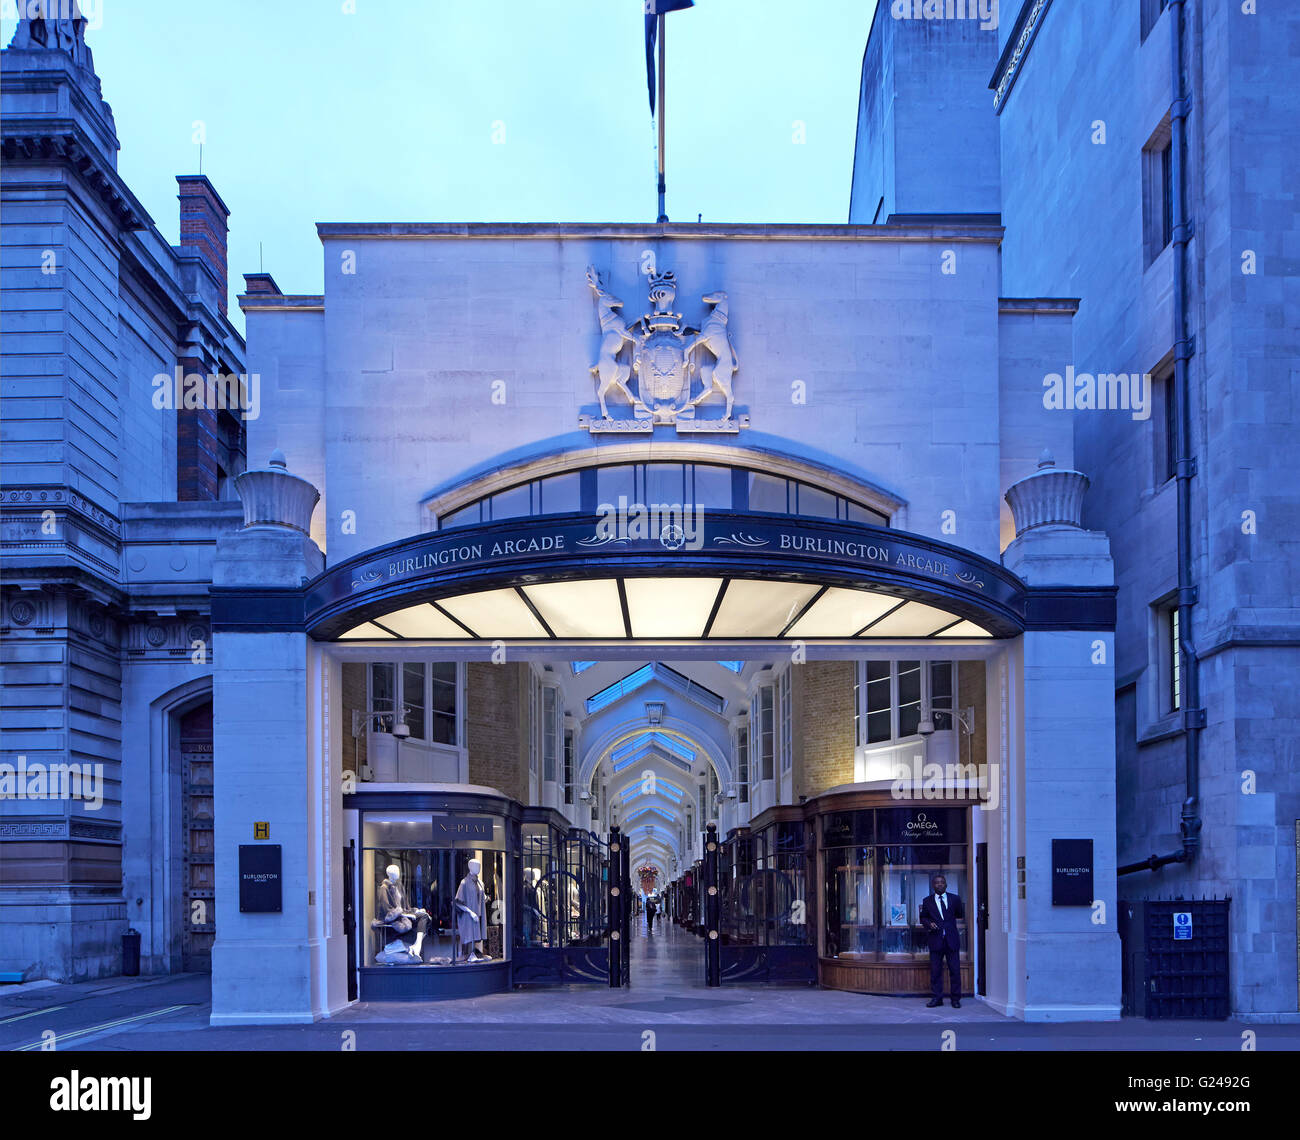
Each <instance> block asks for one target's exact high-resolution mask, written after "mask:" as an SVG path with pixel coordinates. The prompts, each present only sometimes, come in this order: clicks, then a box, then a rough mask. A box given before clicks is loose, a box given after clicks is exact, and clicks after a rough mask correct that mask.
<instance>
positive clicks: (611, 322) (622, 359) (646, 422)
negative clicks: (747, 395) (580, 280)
mask: <svg viewBox="0 0 1300 1140" xmlns="http://www.w3.org/2000/svg"><path fill="white" fill-rule="evenodd" d="M587 284H588V285H590V286H591V289H592V291H593V293H594V294H595V299H596V310H597V317H598V319H599V321H600V328H601V343H600V356H599V359H598V360H597V362H596V364H595V365H594V366H593V367H592V369H591V374H592V376H593V377H594V379H595V381H596V398H597V400H598V401H599V403H600V416H599V417H595V416H583V417H582V418H581V420H580V422H581V423H582V424H583V425H584V426H586V427H587V429H588V430H589V431H591V432H641V433H645V432H652V431H653V430H654V427H655V425H656V424H673V425H674V426H675V427H676V429H677V431H679V432H685V431H694V432H725V433H735V432H738V431H739V430H740V428H741V427H742V426H748V423H749V417H748V416H741V417H740V418H739V419H733V418H732V410H733V408H734V393H733V391H732V378H733V377H734V375H735V372H736V369H737V368H738V366H739V362H738V360H737V358H736V353H735V349H734V348H733V347H732V344H731V338H730V336H729V335H728V332H727V318H728V309H727V294H726V293H722V292H713V293H706V294H705V295H704V297H703V300H704V302H705V304H706V305H710V306H712V308H711V309H710V310H709V311H708V312H707V313H706V315H705V318H704V320H703V322H702V327H701V328H694V327H692V326H690V325H687V324H685V323H684V321H683V317H682V314H681V313H677V312H674V311H673V304H674V302H675V301H676V300H677V278H676V276H675V275H674V274H673V273H672V272H671V271H669V272H667V273H654V274H652V275H651V276H650V280H649V297H650V304H651V307H652V311H651V312H649V313H646V314H645V316H643V317H642V318H641V319H640V320H638V321H633V322H630V323H627V322H624V320H623V318H622V316H621V315H620V313H619V310H620V309H621V308H622V307H623V302H622V301H621V300H619V299H618V298H617V297H615V296H614V295H613V294H612V293H610V292H609V291H608V290H607V289H606V288H605V287H604V285H603V284H602V282H601V280H600V274H599V273H598V272H597V271H596V269H595V267H594V266H588V268H587ZM634 377H635V381H634V380H633V378H634ZM696 388H698V391H696V393H695V395H694V396H692V391H693V389H696ZM715 394H716V395H720V396H721V397H722V398H723V400H724V401H725V404H726V410H725V412H724V413H723V415H722V416H721V417H716V416H715V417H708V416H702V415H701V416H697V414H696V408H697V406H698V405H700V404H701V403H703V402H704V401H705V400H707V399H708V398H709V397H710V396H713V395H715ZM611 398H613V399H617V400H622V401H626V402H627V403H628V404H629V405H630V406H631V408H630V412H631V414H630V417H624V418H618V417H617V416H615V415H614V414H612V413H611V412H610V409H609V403H610V400H611Z"/></svg>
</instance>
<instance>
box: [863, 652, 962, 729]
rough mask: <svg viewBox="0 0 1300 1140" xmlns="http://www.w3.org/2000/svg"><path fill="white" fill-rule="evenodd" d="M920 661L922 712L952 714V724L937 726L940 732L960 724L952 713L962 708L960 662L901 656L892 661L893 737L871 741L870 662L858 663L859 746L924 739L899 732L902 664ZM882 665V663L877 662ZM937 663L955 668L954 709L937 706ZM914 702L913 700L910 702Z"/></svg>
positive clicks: (890, 724)
mask: <svg viewBox="0 0 1300 1140" xmlns="http://www.w3.org/2000/svg"><path fill="white" fill-rule="evenodd" d="M917 660H919V661H920V664H921V711H922V713H924V712H925V711H926V710H927V709H929V710H930V715H931V717H932V718H933V716H934V714H935V713H936V712H939V713H948V714H949V723H948V725H947V726H946V727H943V728H940V727H939V726H938V725H937V724H936V725H935V731H936V732H951V731H953V730H954V728H955V727H956V725H955V722H954V721H953V720H952V716H953V715H954V714H955V713H956V712H957V711H958V710H959V709H960V708H961V703H960V694H959V693H958V690H957V684H958V681H957V678H958V669H957V662H956V660H954V659H950V658H946V657H945V658H924V657H922V658H916V657H898V658H892V659H890V660H889V662H888V665H889V736H888V737H887V738H886V739H884V740H873V741H870V742H869V741H868V740H867V724H868V722H867V665H868V662H866V661H858V662H857V670H856V672H855V674H854V677H855V682H854V686H853V689H854V693H853V695H854V708H855V717H854V722H855V739H854V743H855V744H856V745H857V747H858V748H860V749H862V748H888V747H890V746H891V745H894V744H898V743H900V742H901V741H904V740H918V739H921V735H920V733H911V734H909V735H907V736H901V735H899V731H898V722H899V711H900V705H899V694H898V673H899V670H898V666H899V663H900V662H903V661H908V662H911V661H917ZM876 664H879V662H876ZM935 665H947V666H948V667H949V668H950V669H951V670H952V706H951V707H950V708H940V709H935V707H934V705H933V703H932V699H933V691H932V674H931V670H932V669H933V668H934V666H935ZM909 704H910V702H909Z"/></svg>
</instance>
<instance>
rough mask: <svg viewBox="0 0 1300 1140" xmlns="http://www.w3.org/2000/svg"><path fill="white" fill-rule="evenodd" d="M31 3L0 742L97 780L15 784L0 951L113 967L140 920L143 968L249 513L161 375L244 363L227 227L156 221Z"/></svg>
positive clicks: (31, 964) (11, 369)
mask: <svg viewBox="0 0 1300 1140" xmlns="http://www.w3.org/2000/svg"><path fill="white" fill-rule="evenodd" d="M27 24H28V20H27V19H26V18H24V19H23V20H21V21H20V22H19V27H18V31H17V33H16V36H15V41H14V44H15V46H13V47H10V48H7V49H6V50H5V51H4V53H3V57H4V64H3V66H4V91H3V116H4V126H3V159H4V161H3V176H2V178H0V194H2V196H3V207H4V226H3V231H4V232H3V241H4V253H5V260H4V266H3V269H2V270H0V285H2V287H3V304H2V306H0V334H2V336H0V343H2V345H3V348H2V349H0V352H2V365H3V374H4V391H3V401H4V414H3V423H4V426H3V448H2V449H0V551H2V552H3V556H4V561H5V582H4V587H3V603H2V607H0V612H2V613H3V618H2V619H0V638H2V639H3V646H2V647H0V670H2V674H0V675H2V679H3V684H4V689H5V692H6V697H7V699H6V701H5V704H4V708H3V710H2V711H0V732H2V733H3V748H2V749H0V757H2V759H3V762H4V763H6V764H17V763H18V762H20V760H21V759H22V758H23V757H26V762H28V763H40V764H49V763H55V764H58V763H62V764H79V765H90V766H91V768H90V770H91V771H93V772H95V773H97V774H98V776H99V778H100V781H101V785H102V786H101V791H102V803H101V804H99V805H98V806H94V807H92V806H91V804H90V803H89V802H87V801H86V800H84V799H57V798H56V799H43V800H9V799H6V800H4V801H3V802H0V926H3V928H4V929H5V932H6V937H5V939H4V940H3V942H2V943H0V969H3V970H14V971H18V972H21V973H22V974H24V976H27V977H49V978H55V979H59V980H73V979H84V978H91V977H98V976H100V975H103V974H111V973H116V972H117V971H118V970H120V968H121V941H120V936H121V934H122V933H123V931H124V930H125V929H126V928H127V927H128V925H129V926H132V927H134V928H135V929H137V930H140V931H141V933H142V936H143V945H142V954H143V968H144V969H145V970H146V971H148V970H153V969H170V968H178V963H179V959H180V949H179V947H180V943H181V938H180V926H181V922H182V905H183V904H182V899H181V897H180V885H179V875H180V873H179V871H178V870H176V869H175V868H167V867H164V866H160V859H159V852H160V851H162V850H165V849H171V850H177V847H176V846H175V845H178V844H179V843H180V840H181V831H180V828H181V823H180V820H179V818H178V817H176V816H175V814H174V813H173V812H172V811H171V806H172V805H173V804H174V805H176V808H177V811H179V803H180V797H179V791H178V790H176V789H178V787H179V785H178V784H176V783H174V782H170V781H175V780H176V779H177V778H178V777H177V776H176V774H175V764H176V760H175V747H174V739H173V735H174V734H173V727H174V726H173V723H172V722H173V721H174V719H175V718H176V717H177V716H179V715H180V714H181V713H182V712H183V711H184V709H185V708H187V707H189V706H190V705H192V704H193V703H194V702H195V701H200V700H203V699H206V695H207V694H210V689H211V670H212V654H211V640H210V635H209V632H208V625H207V612H208V602H207V586H208V583H209V582H210V581H211V573H212V566H211V563H212V548H213V544H214V543H215V540H216V537H217V535H218V534H220V533H222V532H223V531H225V530H229V529H231V528H232V527H233V526H234V525H236V524H237V521H238V517H239V515H238V507H237V504H235V503H233V502H220V501H218V500H219V498H220V497H221V495H222V494H223V493H224V495H225V496H226V497H227V498H230V497H231V496H232V495H233V491H231V490H230V489H229V488H228V487H223V485H222V479H221V471H220V470H219V468H224V471H225V474H226V475H235V474H238V471H239V465H240V464H241V463H242V458H241V455H242V446H243V445H242V431H243V429H242V421H238V420H236V419H234V418H233V417H231V416H229V415H228V414H225V413H223V414H222V415H220V416H218V415H217V414H215V413H203V414H207V415H209V416H210V418H211V419H212V421H213V422H212V426H211V432H210V434H212V433H216V434H214V435H213V438H214V439H216V438H217V437H218V435H219V445H218V444H217V443H213V444H212V445H210V446H206V447H204V448H202V449H199V450H194V451H192V461H190V462H189V464H188V468H187V462H186V461H185V460H181V459H180V458H179V457H180V456H181V455H183V454H185V452H186V447H187V444H186V442H185V441H186V439H187V438H195V439H197V436H193V435H191V436H190V437H187V432H188V431H189V428H187V427H186V424H185V418H184V416H183V415H178V414H177V413H176V411H175V409H174V407H172V406H170V405H168V406H167V407H164V408H160V407H157V406H155V403H154V400H155V396H156V395H157V393H158V392H159V390H160V389H159V388H158V386H157V385H156V384H155V382H154V378H155V377H157V376H159V375H164V376H171V375H172V374H173V372H174V369H175V368H176V367H177V366H178V365H182V366H183V367H184V368H185V369H187V370H188V369H194V370H200V371H208V370H214V371H219V372H222V373H239V372H243V370H244V367H243V359H244V356H243V353H244V346H243V341H242V339H241V338H240V336H239V334H238V333H237V332H236V331H235V329H234V328H233V327H232V326H231V324H230V323H229V321H228V320H227V319H226V317H225V296H224V285H225V282H224V245H221V246H218V245H216V244H211V245H210V247H209V248H207V249H206V251H205V252H204V253H203V254H200V252H199V251H198V249H197V246H196V245H194V244H191V242H190V238H191V237H193V236H194V235H193V234H192V232H191V231H190V230H189V229H187V228H186V227H184V226H183V227H182V231H183V236H182V242H181V245H180V246H178V247H176V248H173V247H171V246H169V245H168V244H167V243H166V242H165V241H164V240H163V238H162V236H161V235H160V234H159V232H158V230H157V229H156V228H155V227H154V225H153V223H152V221H151V220H150V218H149V217H148V215H147V214H146V213H145V211H144V209H143V207H142V206H141V205H140V203H139V202H138V201H137V199H136V198H135V196H134V195H133V194H132V192H131V190H130V188H129V187H128V186H127V185H126V184H125V183H124V182H123V180H122V178H121V177H120V175H119V174H118V172H117V150H118V142H117V137H116V129H115V125H114V122H113V116H112V112H111V111H110V109H109V107H108V104H107V103H105V102H104V101H103V99H102V97H101V93H100V86H99V80H98V78H97V77H96V76H95V74H94V71H93V70H92V68H91V64H90V55H89V52H88V51H87V50H85V47H84V44H82V43H81V41H80V40H79V39H78V40H77V41H76V43H75V44H74V45H73V50H72V51H71V52H69V51H67V50H60V49H59V48H57V47H54V46H49V47H46V46H43V45H41V44H40V43H38V42H36V41H34V40H33V39H32V37H31V36H30V35H27V34H26V29H27ZM185 184H186V185H189V186H192V187H201V188H203V193H204V194H208V193H211V194H212V196H213V197H215V192H213V191H211V187H210V186H209V185H208V183H207V180H206V179H201V178H197V179H188V180H185ZM209 236H210V237H213V238H215V236H216V235H215V232H214V233H213V234H211V235H209ZM205 240H206V239H205ZM198 414H200V413H197V412H196V413H191V415H192V416H195V415H198ZM187 484H188V485H189V492H188V493H185V494H181V493H180V492H181V491H182V489H183V487H185V486H186V485H187ZM182 498H189V499H191V500H196V501H192V502H188V503H184V504H180V503H178V501H177V500H178V499H182ZM199 500H201V501H199ZM232 511H233V513H232ZM164 789H171V790H172V791H173V792H174V796H173V795H171V794H168V792H167V791H165V790H164ZM169 845H171V846H170V847H169ZM173 873H175V875H176V880H175V884H173V882H172V879H171V877H170V876H171V875H172V874H173ZM173 887H174V889H173Z"/></svg>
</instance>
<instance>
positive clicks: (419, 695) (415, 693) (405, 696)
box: [402, 661, 456, 740]
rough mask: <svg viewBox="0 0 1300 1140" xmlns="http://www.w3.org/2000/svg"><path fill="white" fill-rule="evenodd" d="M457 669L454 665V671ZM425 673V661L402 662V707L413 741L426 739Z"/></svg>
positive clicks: (453, 687) (454, 681)
mask: <svg viewBox="0 0 1300 1140" xmlns="http://www.w3.org/2000/svg"><path fill="white" fill-rule="evenodd" d="M455 668H456V667H455V666H454V665H453V666H452V669H453V670H454V669H455ZM424 673H425V669H424V662H423V661H404V662H402V705H403V706H404V712H405V714H406V715H405V720H406V727H407V728H409V729H410V730H411V739H412V740H423V739H424V738H425V734H424V728H425V723H424V721H425V718H424V709H425V705H424ZM455 691H456V678H455V674H454V673H453V675H452V692H453V693H455ZM453 699H454V698H453Z"/></svg>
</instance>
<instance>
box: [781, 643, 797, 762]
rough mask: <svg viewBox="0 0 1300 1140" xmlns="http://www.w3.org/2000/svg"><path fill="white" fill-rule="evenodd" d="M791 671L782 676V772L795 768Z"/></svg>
mask: <svg viewBox="0 0 1300 1140" xmlns="http://www.w3.org/2000/svg"><path fill="white" fill-rule="evenodd" d="M790 681H791V676H790V671H789V670H788V669H787V670H786V672H785V673H783V674H782V676H781V681H780V684H781V772H782V773H783V774H784V773H786V772H788V771H790V769H791V768H792V767H793V766H794V718H793V717H792V716H791V715H790V688H791V685H790Z"/></svg>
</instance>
